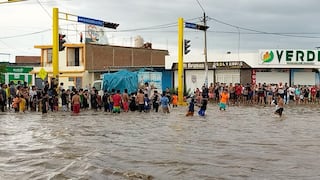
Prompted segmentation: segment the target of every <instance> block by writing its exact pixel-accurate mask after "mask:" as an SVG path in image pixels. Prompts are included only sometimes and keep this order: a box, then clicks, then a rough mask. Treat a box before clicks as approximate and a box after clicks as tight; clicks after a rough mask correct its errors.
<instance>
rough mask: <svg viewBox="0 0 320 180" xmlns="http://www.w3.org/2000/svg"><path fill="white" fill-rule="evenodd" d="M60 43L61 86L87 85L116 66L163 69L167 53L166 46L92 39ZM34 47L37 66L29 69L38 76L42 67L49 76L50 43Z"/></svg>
mask: <svg viewBox="0 0 320 180" xmlns="http://www.w3.org/2000/svg"><path fill="white" fill-rule="evenodd" d="M64 46H65V50H64V51H59V73H60V74H59V82H63V83H64V87H65V88H71V87H73V86H74V87H77V88H80V87H82V88H89V87H91V85H92V83H93V81H95V80H97V79H100V75H101V74H103V73H106V72H114V71H118V70H120V69H128V70H138V69H140V68H153V69H156V70H159V71H165V57H166V56H167V55H168V54H169V53H168V51H167V50H160V49H151V48H143V47H139V48H138V47H123V46H111V45H99V44H93V43H92V44H91V43H86V44H83V43H80V44H67V43H65V44H64ZM35 48H38V49H41V58H40V67H35V68H34V69H33V71H32V73H33V74H35V76H36V79H39V77H38V73H39V72H40V70H41V69H42V68H43V69H44V70H45V71H46V72H47V73H48V78H49V80H50V79H51V78H52V77H53V68H52V45H37V46H35ZM170 83H171V82H170Z"/></svg>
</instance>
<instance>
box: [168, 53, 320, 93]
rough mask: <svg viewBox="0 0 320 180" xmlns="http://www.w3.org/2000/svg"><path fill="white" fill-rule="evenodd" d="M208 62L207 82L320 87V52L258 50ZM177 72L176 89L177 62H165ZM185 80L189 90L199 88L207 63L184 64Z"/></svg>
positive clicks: (227, 55) (218, 55) (176, 82)
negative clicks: (280, 83)
mask: <svg viewBox="0 0 320 180" xmlns="http://www.w3.org/2000/svg"><path fill="white" fill-rule="evenodd" d="M210 57H212V58H211V59H213V60H211V61H209V62H208V69H209V70H208V83H209V84H210V83H216V82H220V83H227V84H229V83H233V84H234V83H241V84H246V83H279V82H282V83H283V84H285V83H287V84H288V85H319V84H320V73H319V70H320V51H318V50H291V49H289V50H285V49H270V50H259V51H258V52H257V53H240V54H237V53H236V54H232V53H226V54H212V55H210ZM166 68H167V69H172V70H173V71H174V86H175V87H177V85H178V80H177V76H178V73H177V69H178V66H177V63H176V62H174V63H170V62H167V63H166ZM184 77H185V79H184V81H185V86H186V88H187V89H189V88H190V89H191V90H194V89H195V88H200V87H201V86H202V85H203V84H204V82H205V71H204V62H203V61H202V62H200V61H185V62H184Z"/></svg>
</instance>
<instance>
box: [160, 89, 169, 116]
mask: <svg viewBox="0 0 320 180" xmlns="http://www.w3.org/2000/svg"><path fill="white" fill-rule="evenodd" d="M160 104H161V107H162V111H163V112H164V113H170V111H169V98H168V97H167V96H166V92H163V93H162V97H161V99H160Z"/></svg>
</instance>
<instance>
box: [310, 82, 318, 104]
mask: <svg viewBox="0 0 320 180" xmlns="http://www.w3.org/2000/svg"><path fill="white" fill-rule="evenodd" d="M310 92H311V101H312V103H316V95H317V88H316V86H312V87H311V89H310Z"/></svg>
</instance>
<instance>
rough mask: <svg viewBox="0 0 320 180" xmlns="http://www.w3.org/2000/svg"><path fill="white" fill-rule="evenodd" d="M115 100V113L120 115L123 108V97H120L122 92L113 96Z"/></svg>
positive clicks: (118, 91)
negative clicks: (121, 107)
mask: <svg viewBox="0 0 320 180" xmlns="http://www.w3.org/2000/svg"><path fill="white" fill-rule="evenodd" d="M112 99H113V110H112V112H113V113H120V106H121V101H122V98H121V95H120V90H117V93H116V94H114V95H112Z"/></svg>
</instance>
